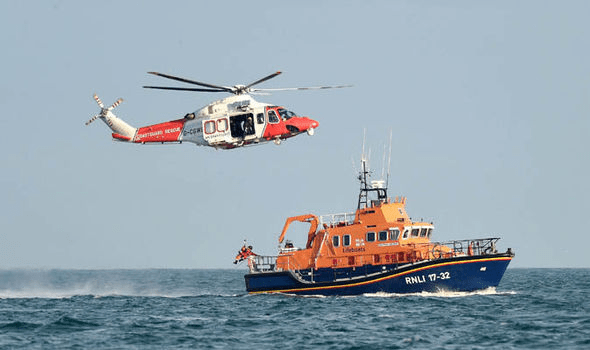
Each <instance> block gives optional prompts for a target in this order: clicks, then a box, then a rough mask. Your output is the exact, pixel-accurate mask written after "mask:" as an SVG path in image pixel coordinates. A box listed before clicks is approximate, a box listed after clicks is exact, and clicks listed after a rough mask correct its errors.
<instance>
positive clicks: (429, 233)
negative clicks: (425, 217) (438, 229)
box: [426, 228, 432, 238]
mask: <svg viewBox="0 0 590 350" xmlns="http://www.w3.org/2000/svg"><path fill="white" fill-rule="evenodd" d="M426 235H427V236H428V238H430V236H431V235H432V228H429V229H428V233H427V234H426Z"/></svg>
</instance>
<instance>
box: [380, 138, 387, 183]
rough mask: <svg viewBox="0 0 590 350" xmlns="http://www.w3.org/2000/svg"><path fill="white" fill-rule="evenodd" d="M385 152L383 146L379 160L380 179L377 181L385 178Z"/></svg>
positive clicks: (384, 146)
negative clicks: (381, 156)
mask: <svg viewBox="0 0 590 350" xmlns="http://www.w3.org/2000/svg"><path fill="white" fill-rule="evenodd" d="M386 150H387V148H386V145H385V144H383V158H381V177H380V178H379V180H383V179H384V178H385V151H386Z"/></svg>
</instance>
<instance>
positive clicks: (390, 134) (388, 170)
mask: <svg viewBox="0 0 590 350" xmlns="http://www.w3.org/2000/svg"><path fill="white" fill-rule="evenodd" d="M392 138H393V130H391V129H389V159H388V160H387V182H386V183H387V188H389V172H390V171H391V139H392Z"/></svg>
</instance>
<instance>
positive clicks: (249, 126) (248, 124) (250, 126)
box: [244, 117, 254, 136]
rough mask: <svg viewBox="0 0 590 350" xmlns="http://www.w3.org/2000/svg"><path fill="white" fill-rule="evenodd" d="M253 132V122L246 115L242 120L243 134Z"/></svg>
mask: <svg viewBox="0 0 590 350" xmlns="http://www.w3.org/2000/svg"><path fill="white" fill-rule="evenodd" d="M252 134H254V123H253V122H252V117H248V119H246V121H245V122H244V136H247V135H252Z"/></svg>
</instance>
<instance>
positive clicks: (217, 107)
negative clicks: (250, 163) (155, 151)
mask: <svg viewBox="0 0 590 350" xmlns="http://www.w3.org/2000/svg"><path fill="white" fill-rule="evenodd" d="M281 73H282V72H281V71H277V72H275V73H272V74H270V75H267V76H265V77H264V78H261V79H258V80H256V81H254V82H252V83H250V84H248V85H234V86H221V85H214V84H208V83H202V82H199V81H195V80H190V79H185V78H181V77H177V76H173V75H169V74H163V73H158V72H148V74H152V75H155V76H158V77H162V78H166V79H171V80H175V81H179V82H182V83H187V84H193V85H197V86H200V87H198V88H194V87H171V86H144V88H146V89H160V90H176V91H196V92H225V93H230V94H233V96H229V97H226V98H223V99H221V100H218V101H215V102H212V103H210V104H208V105H206V106H205V107H203V108H201V109H199V110H197V111H195V112H192V113H187V114H186V115H184V116H183V117H182V118H179V119H175V120H171V121H168V122H163V123H159V124H153V125H148V126H143V127H139V128H135V127H133V126H131V125H129V124H127V123H126V122H125V121H123V120H122V119H120V118H118V117H117V116H115V114H114V113H113V109H114V108H116V107H117V106H118V105H119V104H121V102H123V99H122V98H119V99H118V100H117V101H115V103H113V104H112V105H111V106H109V107H105V106H104V104H103V103H102V101H101V99H100V98H99V97H98V96H97V95H96V94H94V99H95V100H96V103H97V104H98V106H99V107H100V112H99V114H97V115H95V116H93V117H92V118H90V120H88V121H87V122H86V125H89V124H90V123H92V122H93V121H95V120H96V119H101V120H102V121H103V122H105V124H107V126H108V127H109V128H110V129H111V130H112V137H113V141H121V142H130V143H140V144H154V143H157V144H166V143H182V142H185V141H186V142H191V143H194V144H196V145H197V146H209V147H214V148H216V149H234V148H238V147H243V146H247V145H255V144H263V143H266V142H270V141H273V142H274V143H275V144H277V145H279V144H281V141H282V140H285V139H288V138H291V137H294V136H297V135H299V134H302V133H307V134H308V135H313V134H314V131H315V129H316V128H317V127H318V126H319V123H318V122H317V121H316V120H313V119H310V118H308V117H301V116H298V115H297V114H295V113H294V112H292V111H290V110H288V109H286V108H284V107H282V106H276V105H272V104H268V103H263V102H258V101H256V100H254V98H252V96H250V94H256V93H265V92H266V93H268V92H272V91H287V90H317V89H332V88H344V87H350V85H340V86H318V87H298V88H279V89H258V88H253V86H255V85H257V84H260V83H262V82H264V81H267V80H269V79H272V78H274V77H276V76H277V75H280V74H281Z"/></svg>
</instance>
